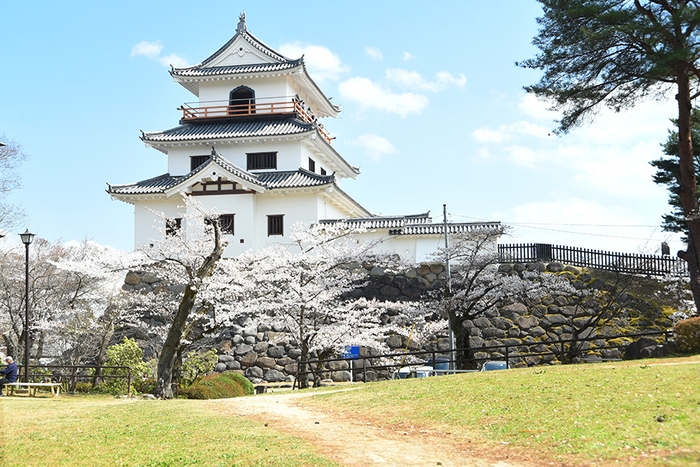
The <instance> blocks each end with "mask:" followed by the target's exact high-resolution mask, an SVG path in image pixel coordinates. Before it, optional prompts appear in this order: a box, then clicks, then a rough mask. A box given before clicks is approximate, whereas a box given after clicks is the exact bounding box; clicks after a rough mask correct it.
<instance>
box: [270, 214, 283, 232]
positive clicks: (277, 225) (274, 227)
mask: <svg viewBox="0 0 700 467" xmlns="http://www.w3.org/2000/svg"><path fill="white" fill-rule="evenodd" d="M272 235H284V215H275V216H267V236H268V237H269V236H272Z"/></svg>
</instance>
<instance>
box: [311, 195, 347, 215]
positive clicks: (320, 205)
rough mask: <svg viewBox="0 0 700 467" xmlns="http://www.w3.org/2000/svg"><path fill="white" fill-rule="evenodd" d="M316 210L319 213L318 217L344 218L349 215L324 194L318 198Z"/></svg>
mask: <svg viewBox="0 0 700 467" xmlns="http://www.w3.org/2000/svg"><path fill="white" fill-rule="evenodd" d="M316 212H317V213H318V218H317V219H316V220H321V219H344V218H346V217H347V215H346V214H345V211H341V210H340V209H339V208H338V207H336V206H335V205H334V204H332V203H330V202H329V201H328V200H326V199H325V198H324V197H323V196H319V197H318V198H317V207H316Z"/></svg>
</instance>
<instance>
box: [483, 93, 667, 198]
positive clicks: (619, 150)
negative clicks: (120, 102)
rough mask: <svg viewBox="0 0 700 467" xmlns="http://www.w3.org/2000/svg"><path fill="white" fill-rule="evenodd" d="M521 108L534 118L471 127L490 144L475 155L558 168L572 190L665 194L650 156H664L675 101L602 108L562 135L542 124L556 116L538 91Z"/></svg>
mask: <svg viewBox="0 0 700 467" xmlns="http://www.w3.org/2000/svg"><path fill="white" fill-rule="evenodd" d="M518 107H519V109H520V110H521V111H522V113H523V114H525V116H527V117H529V119H524V120H520V121H517V122H514V123H511V124H506V125H500V126H499V127H497V128H490V127H487V126H484V127H481V128H477V129H476V130H473V131H472V133H471V137H472V139H473V140H474V141H476V142H477V143H478V144H479V145H480V146H482V147H483V148H484V149H485V150H477V151H475V160H477V161H479V162H482V163H483V162H485V161H488V162H490V163H494V164H497V163H503V162H504V161H507V162H508V163H512V164H515V165H517V166H520V167H527V168H533V169H537V170H539V171H542V170H546V171H553V172H552V173H556V174H557V177H558V178H562V177H563V178H564V179H566V180H567V182H568V183H569V184H570V186H571V187H572V189H577V190H585V191H587V192H591V193H597V194H601V193H604V194H607V195H613V196H621V197H625V198H628V199H630V198H632V199H635V198H636V199H639V200H640V202H645V201H644V200H647V201H648V200H650V199H653V198H658V197H659V196H661V197H663V196H664V195H663V193H662V192H663V188H662V187H657V186H656V185H653V184H652V183H651V177H652V175H653V172H654V169H653V167H651V166H650V165H649V161H651V160H654V159H656V158H658V157H659V155H660V149H659V144H660V143H662V142H663V141H665V139H666V132H667V128H668V127H669V126H670V124H669V122H668V118H667V117H666V116H670V115H673V114H674V110H675V109H674V107H673V102H666V103H659V102H642V103H640V104H638V105H637V106H636V107H635V108H633V109H630V110H627V111H625V112H620V113H616V112H613V111H610V110H607V109H602V110H600V111H599V113H598V114H597V115H596V119H595V120H594V122H593V123H592V124H590V125H585V126H582V127H580V128H575V129H573V130H571V131H570V132H569V133H568V134H566V135H562V136H556V135H554V134H551V130H550V128H548V127H546V126H543V125H541V124H539V123H538V121H540V119H542V118H547V119H548V120H551V119H552V115H553V113H551V112H547V111H546V105H544V104H542V103H541V102H538V101H537V100H536V99H534V96H531V95H525V96H524V97H523V99H522V101H521V102H520V104H519V106H518ZM554 126H555V124H554V123H552V125H551V127H552V128H553V127H554ZM483 154H488V155H489V158H484V157H483V156H482V155H483Z"/></svg>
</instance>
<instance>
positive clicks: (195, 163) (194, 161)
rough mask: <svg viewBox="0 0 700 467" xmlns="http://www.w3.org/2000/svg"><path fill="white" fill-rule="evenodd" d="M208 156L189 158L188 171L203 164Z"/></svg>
mask: <svg viewBox="0 0 700 467" xmlns="http://www.w3.org/2000/svg"><path fill="white" fill-rule="evenodd" d="M207 159H209V156H190V171H192V170H194V169H196V168H197V167H199V166H200V165H202V164H204V163H205V162H206V161H207Z"/></svg>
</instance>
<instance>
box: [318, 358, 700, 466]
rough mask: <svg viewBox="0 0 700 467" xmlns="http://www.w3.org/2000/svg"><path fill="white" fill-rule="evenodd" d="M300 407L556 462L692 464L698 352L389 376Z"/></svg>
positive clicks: (695, 459) (699, 398) (697, 438)
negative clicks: (519, 451) (513, 448)
mask: <svg viewBox="0 0 700 467" xmlns="http://www.w3.org/2000/svg"><path fill="white" fill-rule="evenodd" d="M305 404H310V405H312V406H316V407H319V408H320V407H323V408H325V409H328V410H333V411H334V412H340V413H347V414H348V415H349V416H354V417H362V418H364V419H367V420H371V421H372V422H373V423H376V424H383V425H389V426H394V427H401V426H404V427H405V426H414V427H415V431H418V428H423V429H429V430H437V431H438V432H442V433H450V436H451V437H453V438H454V439H455V440H456V441H460V440H461V441H467V440H472V441H475V442H480V443H487V444H492V445H503V444H506V443H507V444H509V445H511V446H516V447H517V448H519V449H524V450H526V451H531V452H538V453H542V455H543V456H544V457H549V458H551V459H554V460H558V461H564V462H574V463H591V462H594V461H603V462H605V461H608V462H610V461H620V462H622V464H621V465H629V464H631V463H633V464H634V465H659V466H660V465H664V466H666V465H700V357H691V358H684V359H668V360H644V361H634V362H619V363H602V364H590V365H567V366H549V367H537V368H524V369H517V370H508V371H492V372H485V373H470V374H463V375H452V376H445V377H439V378H422V379H413V380H396V381H389V382H385V383H377V384H368V385H366V386H365V387H364V388H362V389H360V390H357V391H349V392H340V393H332V394H323V395H319V396H317V397H314V398H310V399H309V400H308V401H305ZM533 450H534V451H533Z"/></svg>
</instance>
